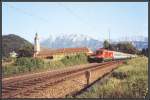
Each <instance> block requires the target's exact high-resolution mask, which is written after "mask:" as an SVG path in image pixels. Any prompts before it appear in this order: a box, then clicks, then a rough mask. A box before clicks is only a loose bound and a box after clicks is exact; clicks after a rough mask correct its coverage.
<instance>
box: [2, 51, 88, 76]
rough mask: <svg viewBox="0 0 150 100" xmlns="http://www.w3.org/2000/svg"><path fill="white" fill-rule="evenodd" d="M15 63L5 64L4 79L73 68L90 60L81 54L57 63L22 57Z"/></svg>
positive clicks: (3, 68)
mask: <svg viewBox="0 0 150 100" xmlns="http://www.w3.org/2000/svg"><path fill="white" fill-rule="evenodd" d="M13 62H14V63H10V64H3V67H2V75H3V77H9V76H12V75H19V74H27V73H33V72H40V71H45V70H54V69H61V68H65V67H71V66H73V65H80V64H86V63H88V59H87V56H86V55H85V54H82V53H81V54H77V55H73V56H69V57H64V58H63V59H61V60H57V61H52V60H49V61H47V60H46V61H45V60H44V59H39V58H32V57H21V58H16V59H14V61H13Z"/></svg>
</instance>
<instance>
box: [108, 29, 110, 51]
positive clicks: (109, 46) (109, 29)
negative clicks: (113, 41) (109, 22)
mask: <svg viewBox="0 0 150 100" xmlns="http://www.w3.org/2000/svg"><path fill="white" fill-rule="evenodd" d="M108 35H109V39H108V41H109V49H110V28H109V29H108Z"/></svg>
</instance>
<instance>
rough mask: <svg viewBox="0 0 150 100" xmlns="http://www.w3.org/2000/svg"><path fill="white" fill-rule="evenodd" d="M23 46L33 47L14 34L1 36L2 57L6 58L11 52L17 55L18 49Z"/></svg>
mask: <svg viewBox="0 0 150 100" xmlns="http://www.w3.org/2000/svg"><path fill="white" fill-rule="evenodd" d="M24 46H29V47H33V45H32V44H31V43H30V42H28V41H27V40H25V39H24V38H22V37H20V36H17V35H14V34H9V35H3V36H2V57H8V56H9V53H10V52H12V51H13V50H14V51H15V52H17V53H18V51H19V49H20V48H22V47H24Z"/></svg>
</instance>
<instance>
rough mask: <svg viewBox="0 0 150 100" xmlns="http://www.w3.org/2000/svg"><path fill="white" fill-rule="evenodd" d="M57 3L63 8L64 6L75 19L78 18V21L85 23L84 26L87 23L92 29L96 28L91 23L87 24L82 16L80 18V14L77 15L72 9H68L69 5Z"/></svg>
mask: <svg viewBox="0 0 150 100" xmlns="http://www.w3.org/2000/svg"><path fill="white" fill-rule="evenodd" d="M58 5H60V6H62V7H63V8H65V9H66V11H68V12H69V13H70V14H71V15H73V16H74V17H76V19H78V20H79V21H80V22H82V23H83V24H85V25H86V26H87V25H90V26H91V27H89V28H91V29H92V30H97V29H96V28H95V26H93V25H92V24H89V23H87V22H86V21H85V20H84V19H83V18H81V16H79V15H77V14H76V13H75V12H74V11H73V10H72V9H70V8H69V7H66V6H64V5H63V4H62V3H60V2H59V3H58Z"/></svg>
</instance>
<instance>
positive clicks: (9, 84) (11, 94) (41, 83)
mask: <svg viewBox="0 0 150 100" xmlns="http://www.w3.org/2000/svg"><path fill="white" fill-rule="evenodd" d="M122 62H123V61H111V62H104V63H94V64H90V65H89V66H87V67H82V68H77V69H75V68H73V69H69V70H62V71H56V72H47V73H41V74H33V75H31V76H27V77H20V78H16V79H6V80H5V79H4V80H2V98H16V97H17V96H18V95H30V94H32V93H38V92H39V91H41V90H44V89H46V88H47V87H48V86H53V85H56V84H57V83H60V82H63V81H65V80H68V79H71V78H73V77H76V76H78V75H81V74H87V75H88V74H89V72H90V71H94V70H97V69H99V70H100V69H103V68H106V67H108V68H109V67H110V65H118V64H120V63H122ZM87 84H88V82H87Z"/></svg>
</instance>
